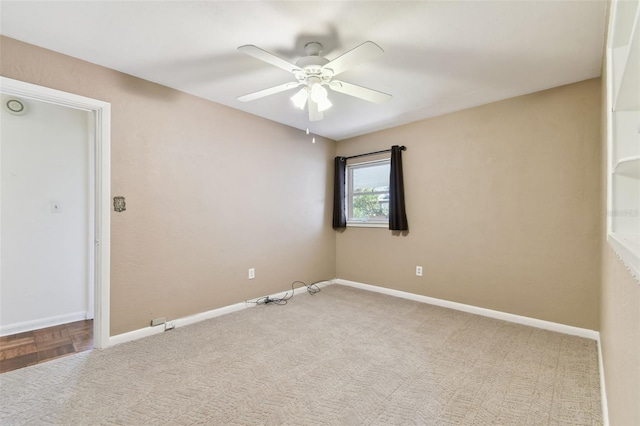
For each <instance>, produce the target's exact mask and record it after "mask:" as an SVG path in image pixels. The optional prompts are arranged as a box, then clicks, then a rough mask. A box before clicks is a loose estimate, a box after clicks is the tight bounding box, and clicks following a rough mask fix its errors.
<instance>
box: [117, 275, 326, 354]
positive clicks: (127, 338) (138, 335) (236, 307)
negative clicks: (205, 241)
mask: <svg viewBox="0 0 640 426" xmlns="http://www.w3.org/2000/svg"><path fill="white" fill-rule="evenodd" d="M329 284H332V282H331V281H322V282H319V283H316V284H315V285H317V286H318V287H321V288H322V287H326V286H328V285H329ZM306 291H307V288H306V287H297V288H296V289H295V290H294V291H293V295H294V296H295V295H296V294H299V293H304V292H306ZM289 294H291V290H288V291H281V292H280V293H276V294H270V295H269V297H271V298H282V297H285V296H286V295H289ZM254 300H256V299H254ZM254 306H256V304H255V303H251V301H249V300H247V301H244V302H240V303H235V304H233V305H228V306H223V307H221V308H217V309H212V310H210V311H205V312H200V313H199V314H194V315H190V316H188V317H182V318H177V319H175V320H167V322H173V323H174V324H175V328H179V327H184V326H187V325H191V324H195V323H197V322H200V321H205V320H208V319H211V318H215V317H219V316H222V315H226V314H230V313H232V312H238V311H241V310H243V309H247V308H251V307H254ZM166 331H170V330H166ZM164 332H165V328H164V327H160V326H156V327H151V326H149V327H145V328H139V329H137V330H133V331H129V332H127V333H122V334H118V335H116V336H112V337H111V338H110V339H109V346H114V345H119V344H121V343H125V342H131V341H133V340H138V339H142V338H143V337H149V336H153V335H156V334H160V333H164Z"/></svg>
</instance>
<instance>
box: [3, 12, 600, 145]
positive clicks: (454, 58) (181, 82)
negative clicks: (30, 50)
mask: <svg viewBox="0 0 640 426" xmlns="http://www.w3.org/2000/svg"><path fill="white" fill-rule="evenodd" d="M605 14H606V1H562V0H554V1H520V0H517V1H515V0H512V1H417V2H408V1H375V2H374V1H368V2H364V1H292V2H286V1H284V2H283V1H279V2H272V1H259V2H255V1H252V2H245V1H226V2H217V1H199V2H187V1H179V2H178V1H163V2H149V1H126V2H115V1H109V2H107V1H105V2H97V1H83V2H58V1H52V2H31V1H17V2H12V1H4V0H3V1H1V2H0V33H2V34H3V35H6V36H8V37H12V38H15V39H18V40H22V41H25V42H28V43H31V44H35V45H38V46H42V47H45V48H48V49H52V50H55V51H58V52H61V53H64V54H67V55H71V56H74V57H77V58H81V59H84V60H86V61H89V62H93V63H96V64H99V65H103V66H105V67H109V68H113V69H116V70H118V71H122V72H124V73H127V74H131V75H134V76H137V77H140V78H143V79H146V80H150V81H154V82H157V83H160V84H163V85H166V86H169V87H173V88H175V89H178V90H182V91H184V92H187V93H191V94H194V95H196V96H200V97H203V98H206V99H210V100H212V101H214V102H218V103H221V104H224V105H228V106H230V107H232V108H236V109H239V110H243V111H246V112H249V113H251V114H255V115H258V116H261V117H265V118H267V119H269V120H273V121H276V122H279V123H283V124H286V125H289V126H293V127H296V128H299V129H306V128H307V127H308V128H309V129H310V130H311V131H312V132H314V133H316V134H319V135H322V136H326V137H328V138H331V139H334V140H341V139H345V138H348V137H352V136H356V135H361V134H366V133H369V132H372V131H375V130H380V129H384V128H389V127H394V126H397V125H400V124H405V123H409V122H412V121H416V120H420V119H424V118H428V117H433V116H437V115H441V114H444V113H447V112H451V111H456V110H460V109H464V108H468V107H471V106H476V105H481V104H485V103H488V102H493V101H496V100H500V99H506V98H510V97H513V96H518V95H522V94H526V93H531V92H535V91H538V90H543V89H547V88H551V87H555V86H560V85H563V84H568V83H573V82H577V81H581V80H585V79H589V78H593V77H598V76H600V68H601V61H602V52H603V43H604V28H605ZM367 40H371V41H373V42H375V43H377V44H378V45H379V46H380V47H382V49H384V50H385V54H384V55H383V56H381V57H380V58H378V59H375V60H374V61H371V62H368V63H363V64H361V65H358V66H357V67H355V68H352V69H350V70H349V71H347V72H345V73H343V74H341V75H340V80H343V81H347V82H350V83H355V84H358V85H362V86H365V87H370V88H372V89H376V90H379V91H382V92H386V93H389V94H392V95H393V100H392V101H391V102H389V103H386V104H383V105H375V104H371V103H368V102H366V101H363V100H359V99H356V98H352V97H349V96H346V95H343V94H340V93H336V92H330V99H331V100H332V101H333V103H334V107H333V108H331V109H330V110H328V111H325V114H324V116H325V118H324V120H322V121H319V122H313V123H310V122H309V121H308V116H307V114H306V113H305V112H303V111H300V110H298V109H296V108H295V107H294V106H293V104H292V103H291V101H290V100H289V97H290V96H291V95H293V94H294V93H295V90H293V91H291V92H283V93H279V94H276V95H273V96H270V97H267V98H263V99H260V100H256V101H253V102H249V103H242V102H239V101H238V100H237V99H236V98H237V97H238V96H240V95H244V94H247V93H250V92H254V91H257V90H260V89H263V88H267V87H271V86H275V85H279V84H282V83H285V82H288V81H295V79H294V77H293V75H292V74H289V73H288V72H286V71H283V70H281V69H279V68H276V67H273V66H271V65H268V64H266V63H263V62H261V61H259V60H257V59H255V58H252V57H250V56H247V55H244V54H242V53H240V52H238V51H237V50H236V48H237V47H238V46H241V45H244V44H255V45H257V46H259V47H261V48H263V49H265V50H267V51H270V52H273V53H275V54H277V55H279V56H281V57H282V58H285V59H287V60H290V61H291V62H295V61H296V60H297V59H298V58H300V57H301V56H304V51H303V46H304V45H305V44H306V43H307V42H309V41H318V42H320V43H322V44H323V45H324V46H325V50H324V52H323V55H324V56H326V57H327V58H329V59H334V58H336V57H337V56H339V55H340V54H342V53H344V52H346V51H348V50H350V49H352V48H354V47H355V46H357V45H359V44H361V43H362V42H364V41H367Z"/></svg>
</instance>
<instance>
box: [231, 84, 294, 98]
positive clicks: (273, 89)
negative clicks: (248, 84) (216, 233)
mask: <svg viewBox="0 0 640 426" xmlns="http://www.w3.org/2000/svg"><path fill="white" fill-rule="evenodd" d="M301 84H302V83H298V82H296V83H285V84H281V85H279V86H274V87H270V88H268V89H263V90H258V91H257V92H253V93H249V94H247V95H243V96H239V97H238V100H239V101H240V102H249V101H255V100H256V99H260V98H264V97H265V96H269V95H273V94H276V93H280V92H284V91H285V90H289V89H294V88H296V87H298V86H300V85H301Z"/></svg>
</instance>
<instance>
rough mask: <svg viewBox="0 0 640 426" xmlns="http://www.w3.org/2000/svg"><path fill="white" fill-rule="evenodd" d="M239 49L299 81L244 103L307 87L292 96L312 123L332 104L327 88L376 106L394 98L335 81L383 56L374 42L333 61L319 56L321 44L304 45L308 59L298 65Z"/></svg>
mask: <svg viewBox="0 0 640 426" xmlns="http://www.w3.org/2000/svg"><path fill="white" fill-rule="evenodd" d="M238 50H239V51H241V52H242V53H245V54H247V55H249V56H253V57H254V58H257V59H260V60H262V61H264V62H267V63H269V64H271V65H274V66H276V67H278V68H281V69H283V70H285V71H289V72H290V73H292V74H293V75H294V76H295V78H296V80H297V81H295V82H290V83H284V84H281V85H279V86H275V87H270V88H268V89H263V90H259V91H257V92H253V93H249V94H247V95H244V96H240V97H238V100H239V101H242V102H249V101H253V100H256V99H260V98H263V97H265V96H269V95H273V94H276V93H280V92H284V91H286V90H291V89H295V88H296V87H299V86H304V87H302V89H300V90H299V91H298V92H296V94H295V95H293V96H292V97H291V100H292V101H293V103H294V104H295V105H296V106H297V107H298V108H300V109H304V107H305V105H306V106H307V109H308V111H309V121H318V120H322V111H325V110H327V109H329V108H330V107H331V105H332V104H331V101H329V98H328V96H327V89H325V87H328V88H329V89H331V90H333V91H335V92H340V93H344V94H345V95H349V96H353V97H356V98H359V99H364V100H365V101H369V102H373V103H376V104H381V103H384V102H387V101H389V100H390V99H391V97H392V96H391V95H388V94H386V93H383V92H379V91H377V90H373V89H368V88H366V87H362V86H358V85H355V84H352V83H347V82H345V81H339V80H334V79H333V77H334V76H336V75H338V74H340V73H343V72H345V71H347V70H348V69H349V68H351V67H354V66H355V65H358V64H359V63H361V62H365V61H368V60H371V59H373V58H375V57H377V56H380V55H382V54H383V53H384V51H383V50H382V49H381V48H380V46H378V45H377V44H375V43H373V42H371V41H366V42H364V43H362V44H361V45H360V46H357V47H355V48H354V49H351V50H349V51H348V52H346V53H344V54H343V55H341V56H340V57H338V58H336V59H334V60H332V61H330V60H328V59H327V58H325V57H323V56H320V52H322V44H320V43H317V42H311V43H307V44H306V45H305V46H304V51H305V53H306V56H305V57H303V58H300V59H299V60H298V61H297V62H296V63H295V64H292V63H290V62H287V61H286V60H284V59H282V58H280V57H278V56H276V55H274V54H272V53H269V52H267V51H266V50H263V49H261V48H259V47H257V46H254V45H252V44H248V45H245V46H240V47H238Z"/></svg>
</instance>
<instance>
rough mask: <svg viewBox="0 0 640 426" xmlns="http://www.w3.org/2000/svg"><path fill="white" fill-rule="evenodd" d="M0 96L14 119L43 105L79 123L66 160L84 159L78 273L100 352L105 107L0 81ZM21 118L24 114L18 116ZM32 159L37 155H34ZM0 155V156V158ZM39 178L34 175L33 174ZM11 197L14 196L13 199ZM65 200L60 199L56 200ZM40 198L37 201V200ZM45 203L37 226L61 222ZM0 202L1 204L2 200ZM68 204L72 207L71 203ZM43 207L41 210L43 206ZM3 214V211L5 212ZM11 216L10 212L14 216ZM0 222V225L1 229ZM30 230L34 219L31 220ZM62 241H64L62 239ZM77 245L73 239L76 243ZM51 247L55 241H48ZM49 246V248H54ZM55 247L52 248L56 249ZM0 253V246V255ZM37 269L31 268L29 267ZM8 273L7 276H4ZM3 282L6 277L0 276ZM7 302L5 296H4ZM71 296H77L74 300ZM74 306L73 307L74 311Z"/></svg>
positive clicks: (105, 338) (105, 331) (104, 329)
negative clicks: (80, 134)
mask: <svg viewBox="0 0 640 426" xmlns="http://www.w3.org/2000/svg"><path fill="white" fill-rule="evenodd" d="M0 93H1V94H2V96H3V97H2V99H3V100H7V99H14V98H15V99H17V100H18V103H15V104H13V105H11V107H12V109H13V107H15V113H17V115H20V114H21V113H23V111H22V110H21V106H20V105H19V100H21V99H22V100H24V101H25V102H24V103H25V104H28V103H29V102H32V103H34V104H39V103H43V104H42V105H46V106H47V107H48V108H55V107H64V108H66V110H67V112H68V113H69V114H71V115H73V114H74V113H75V114H76V116H77V117H84V119H85V122H86V127H85V129H84V132H85V134H86V135H87V137H86V138H84V142H83V143H85V144H86V145H85V146H83V147H82V149H80V150H76V151H77V152H76V153H75V154H72V155H85V156H86V157H85V159H86V160H87V161H86V163H85V164H86V176H87V181H86V188H85V189H86V191H85V192H86V194H85V195H86V201H87V202H86V207H87V208H86V212H85V213H86V216H87V217H88V221H87V226H86V231H87V232H86V234H85V235H84V239H85V241H84V243H85V244H84V246H85V247H86V248H87V250H86V252H85V253H86V254H87V258H86V262H84V265H85V270H83V272H82V273H84V274H85V275H86V277H87V280H88V281H89V282H90V283H92V285H91V286H90V288H88V289H87V291H86V294H84V295H83V297H84V298H85V305H84V306H85V307H86V315H87V316H92V317H93V318H94V321H93V335H94V347H95V348H106V347H107V346H109V334H110V333H109V289H110V281H109V270H110V259H109V248H110V220H109V219H110V217H109V216H110V131H109V130H110V104H109V103H106V102H103V101H98V100H95V99H90V98H86V97H83V96H78V95H74V94H71V93H67V92H61V91H58V90H53V89H49V88H46V87H42V86H37V85H33V84H30V83H25V82H21V81H18V80H13V79H8V78H4V77H0ZM3 107H5V105H3ZM24 112H25V113H26V111H24ZM35 154H36V155H38V154H42V153H39V152H35ZM0 155H2V152H0ZM38 173H39V171H38ZM14 195H15V194H14ZM60 197H61V198H65V196H60ZM41 198H42V197H41ZM49 198H51V199H47V200H46V201H43V200H42V199H41V200H40V202H39V204H43V205H40V206H39V208H40V210H42V209H43V208H45V209H46V210H47V211H46V213H47V214H48V215H49V216H46V215H42V212H41V220H42V218H45V220H51V219H55V220H58V221H59V220H61V219H62V218H63V216H65V215H64V214H60V213H64V211H65V203H63V202H61V201H60V200H59V199H56V196H52V197H49ZM3 202H5V200H4V199H3ZM73 202H77V200H74V201H73ZM44 204H46V206H45V205H44ZM7 211H9V210H7ZM14 213H15V212H14ZM2 219H3V218H2V217H0V223H2ZM32 220H33V221H34V225H36V222H37V218H35V219H34V218H32ZM34 230H35V231H36V232H38V231H39V232H48V231H47V230H46V228H42V229H39V228H37V227H35V228H34ZM65 240H66V238H65ZM76 240H77V238H76ZM54 241H55V240H54ZM54 244H55V242H54ZM56 246H57V245H56ZM4 249H5V248H4V247H2V246H0V253H1V254H3V255H4V254H5V252H3V250H4ZM67 260H68V259H67ZM35 266H36V267H37V265H35ZM68 269H69V266H67V269H66V270H68ZM9 272H10V271H9ZM2 275H3V278H0V279H4V278H5V276H6V274H4V273H3V274H2ZM0 284H1V283H0ZM8 296H10V294H9V295H8ZM76 296H77V295H76ZM76 306H77V305H76Z"/></svg>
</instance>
